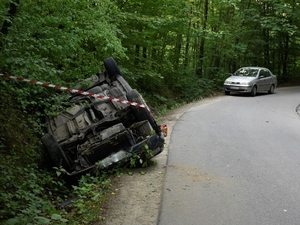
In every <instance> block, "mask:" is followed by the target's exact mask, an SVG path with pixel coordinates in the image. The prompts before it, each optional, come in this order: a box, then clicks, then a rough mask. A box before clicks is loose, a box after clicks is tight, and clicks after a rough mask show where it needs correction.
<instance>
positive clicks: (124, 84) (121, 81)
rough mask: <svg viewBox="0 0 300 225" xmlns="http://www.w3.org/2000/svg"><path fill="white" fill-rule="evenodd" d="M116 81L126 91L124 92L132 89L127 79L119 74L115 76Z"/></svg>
mask: <svg viewBox="0 0 300 225" xmlns="http://www.w3.org/2000/svg"><path fill="white" fill-rule="evenodd" d="M116 81H118V82H119V84H120V85H121V86H122V87H123V89H124V90H125V91H126V93H129V92H131V91H132V88H131V86H130V85H129V84H128V83H127V81H126V80H125V79H124V78H123V77H122V76H121V75H117V76H116Z"/></svg>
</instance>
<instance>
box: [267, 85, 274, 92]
mask: <svg viewBox="0 0 300 225" xmlns="http://www.w3.org/2000/svg"><path fill="white" fill-rule="evenodd" d="M274 91H275V86H274V84H272V85H271V87H270V90H269V91H268V93H269V94H273V93H274Z"/></svg>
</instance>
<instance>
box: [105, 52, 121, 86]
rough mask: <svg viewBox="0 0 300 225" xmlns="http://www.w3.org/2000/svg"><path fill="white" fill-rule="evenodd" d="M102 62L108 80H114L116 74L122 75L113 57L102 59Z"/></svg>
mask: <svg viewBox="0 0 300 225" xmlns="http://www.w3.org/2000/svg"><path fill="white" fill-rule="evenodd" d="M103 63H104V67H105V69H106V71H107V74H108V77H109V79H110V80H116V77H117V75H121V76H122V73H121V71H120V68H119V66H118V64H117V63H116V61H115V60H114V58H113V57H108V58H106V59H104V61H103Z"/></svg>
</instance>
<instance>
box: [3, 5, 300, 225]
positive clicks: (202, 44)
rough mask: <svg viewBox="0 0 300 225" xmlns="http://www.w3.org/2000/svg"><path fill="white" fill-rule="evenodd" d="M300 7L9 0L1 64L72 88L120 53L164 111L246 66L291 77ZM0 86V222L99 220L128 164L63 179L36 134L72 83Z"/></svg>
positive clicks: (296, 67) (299, 66) (129, 73)
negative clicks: (115, 181) (76, 179)
mask: <svg viewBox="0 0 300 225" xmlns="http://www.w3.org/2000/svg"><path fill="white" fill-rule="evenodd" d="M299 13H300V4H299V3H297V2H296V1H294V0H285V1H283V0H272V1H271V0H257V1H251V0H223V1H208V0H203V1H202V0H201V1H200V0H193V1H192V0H153V1H141V0H132V1H126V0H91V1H84V0H51V1H46V0H35V1H26V0H14V1H12V0H2V1H0V29H1V30H0V74H8V75H13V76H17V77H24V78H27V79H34V80H38V81H42V82H47V83H52V84H56V85H60V86H65V87H73V86H74V84H75V83H77V82H78V81H81V80H82V79H84V78H87V77H89V76H90V75H92V74H95V73H97V72H98V71H99V70H101V69H103V68H104V67H103V63H102V61H103V59H105V58H107V57H109V56H112V57H114V58H115V60H116V61H117V63H118V64H119V66H120V68H121V71H122V73H123V75H124V77H125V78H126V80H127V81H128V82H129V84H130V85H131V86H132V87H133V88H136V89H138V90H139V92H140V93H141V94H142V95H143V96H144V97H145V99H146V101H147V103H148V105H149V106H150V107H151V110H152V112H153V113H154V115H155V116H156V117H159V116H160V115H163V114H165V113H167V112H168V111H169V110H172V109H174V108H177V107H179V106H181V105H183V104H186V103H188V102H192V101H196V100H199V99H202V98H204V97H207V96H210V95H213V94H214V93H216V92H221V91H222V85H223V81H224V80H225V78H226V77H228V76H229V74H230V73H232V72H234V71H235V70H236V69H238V68H239V67H241V66H247V65H253V66H264V67H268V68H269V69H270V70H271V71H272V72H273V73H274V74H276V75H277V78H278V80H279V84H280V83H283V82H286V83H290V84H293V82H295V80H298V79H299V77H300V57H299V55H300V33H299V27H300V15H299ZM0 86H1V88H0V110H1V113H0V156H1V157H0V168H1V170H0V171H1V172H0V173H1V176H0V223H1V224H6V225H12V224H92V222H93V221H97V220H98V219H99V218H98V212H99V210H100V208H101V204H102V203H103V201H105V199H106V197H107V195H108V194H109V193H110V192H111V183H110V180H111V179H112V178H113V177H114V176H119V175H121V174H122V173H126V170H125V169H124V170H121V169H118V170H115V171H106V172H102V173H99V174H97V175H96V176H90V175H86V176H84V177H82V179H81V180H80V181H79V183H78V184H76V185H73V186H72V185H68V184H66V183H65V182H64V180H63V179H62V174H61V171H60V170H59V168H57V169H53V168H52V166H51V162H50V161H49V157H48V155H47V153H46V152H45V150H44V149H43V147H42V144H41V142H40V137H41V136H42V135H43V133H44V132H45V127H46V126H45V121H44V116H45V115H46V114H50V113H55V112H56V111H57V110H58V109H59V108H60V107H62V106H61V105H60V103H61V101H62V99H63V98H64V96H65V95H66V94H67V93H62V92H60V91H56V90H54V89H50V88H45V87H41V86H37V85H33V84H30V83H21V82H18V81H14V80H9V79H6V78H3V77H0ZM134 164H135V163H134V162H131V166H133V165H134ZM129 166H130V165H129Z"/></svg>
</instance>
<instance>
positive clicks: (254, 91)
mask: <svg viewBox="0 0 300 225" xmlns="http://www.w3.org/2000/svg"><path fill="white" fill-rule="evenodd" d="M256 93H257V87H256V86H253V88H252V90H251V93H250V95H251V96H255V95H256Z"/></svg>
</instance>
